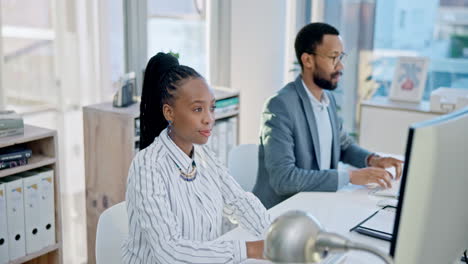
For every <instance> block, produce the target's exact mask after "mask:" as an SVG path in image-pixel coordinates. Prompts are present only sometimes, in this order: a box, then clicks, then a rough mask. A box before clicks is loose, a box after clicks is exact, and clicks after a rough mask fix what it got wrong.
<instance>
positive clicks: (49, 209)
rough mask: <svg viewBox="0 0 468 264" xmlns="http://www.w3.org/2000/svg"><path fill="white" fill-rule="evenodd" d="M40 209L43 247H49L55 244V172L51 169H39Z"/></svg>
mask: <svg viewBox="0 0 468 264" xmlns="http://www.w3.org/2000/svg"><path fill="white" fill-rule="evenodd" d="M37 171H38V173H39V178H40V182H39V196H40V199H39V207H40V208H41V215H40V219H39V223H40V228H39V232H42V236H41V237H42V245H43V247H47V246H50V245H54V244H55V243H56V242H55V198H54V170H53V169H50V168H45V167H44V168H39V169H38V170H37Z"/></svg>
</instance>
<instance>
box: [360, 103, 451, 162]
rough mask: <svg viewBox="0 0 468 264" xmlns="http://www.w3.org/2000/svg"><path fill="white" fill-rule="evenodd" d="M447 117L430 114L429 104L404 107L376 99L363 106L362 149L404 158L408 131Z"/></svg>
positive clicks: (403, 104)
mask: <svg viewBox="0 0 468 264" xmlns="http://www.w3.org/2000/svg"><path fill="white" fill-rule="evenodd" d="M442 114H443V113H438V112H432V111H430V107H429V102H427V101H423V102H421V103H419V104H418V103H416V104H414V103H403V102H395V101H391V100H389V99H388V98H386V97H376V98H373V99H371V100H368V101H364V102H363V103H362V104H361V116H360V123H361V124H360V129H359V145H360V146H362V147H364V148H366V149H368V150H370V151H376V152H382V153H392V154H398V155H404V154H405V150H406V139H407V137H408V128H409V126H410V125H411V124H413V123H417V122H421V121H425V120H429V119H432V118H435V117H438V116H440V115H442Z"/></svg>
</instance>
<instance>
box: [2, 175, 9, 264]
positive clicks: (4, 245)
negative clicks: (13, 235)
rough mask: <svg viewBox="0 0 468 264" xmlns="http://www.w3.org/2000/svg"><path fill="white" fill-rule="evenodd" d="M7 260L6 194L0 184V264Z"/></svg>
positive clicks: (3, 186) (3, 185)
mask: <svg viewBox="0 0 468 264" xmlns="http://www.w3.org/2000/svg"><path fill="white" fill-rule="evenodd" d="M9 260H10V254H9V253H8V228H7V208H6V192H5V184H4V183H2V182H0V264H6V263H8V261H9Z"/></svg>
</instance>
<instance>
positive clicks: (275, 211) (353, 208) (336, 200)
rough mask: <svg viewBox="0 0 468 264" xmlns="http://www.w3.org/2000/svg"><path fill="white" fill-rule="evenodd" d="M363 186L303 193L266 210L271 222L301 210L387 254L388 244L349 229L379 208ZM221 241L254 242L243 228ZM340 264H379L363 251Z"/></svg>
mask: <svg viewBox="0 0 468 264" xmlns="http://www.w3.org/2000/svg"><path fill="white" fill-rule="evenodd" d="M369 192H370V190H369V189H367V188H365V187H360V186H355V185H348V186H346V187H345V188H343V189H341V190H339V191H338V192H303V193H299V194H296V195H294V196H293V197H291V198H289V199H287V200H286V201H284V202H282V203H280V204H278V205H276V206H275V207H273V208H271V209H270V210H269V212H270V214H271V217H272V219H275V218H276V217H278V216H279V215H281V214H282V213H284V212H286V211H290V210H303V211H306V212H309V213H311V214H312V215H313V216H314V217H315V218H316V219H317V220H318V221H319V222H320V223H321V224H322V226H323V227H324V228H325V229H326V230H327V231H331V232H336V233H339V234H341V235H344V236H346V237H348V238H350V239H351V240H353V241H356V242H362V243H366V244H369V245H372V246H374V247H377V248H379V249H380V250H382V251H384V252H389V251H390V243H389V242H386V241H384V240H380V239H376V238H372V237H368V236H364V235H361V234H358V233H356V232H349V229H351V228H352V227H354V226H355V225H357V224H358V223H360V222H361V221H362V220H364V219H365V218H367V217H368V216H370V215H371V214H372V213H373V212H375V211H376V210H378V209H379V207H378V206H377V205H376V203H377V201H379V200H381V199H382V197H377V196H373V195H370V194H369ZM220 239H222V240H231V239H233V240H235V239H244V240H258V238H256V237H254V236H253V235H251V234H250V233H248V232H247V231H245V230H244V229H242V228H240V227H238V228H236V229H233V230H231V231H229V232H228V233H226V234H224V235H223V236H222V237H221V238H220ZM245 263H271V262H268V261H250V260H249V261H247V262H245ZM344 263H360V264H376V263H383V262H382V261H381V260H380V259H379V258H377V257H375V256H373V255H370V254H368V253H365V252H358V251H350V252H348V253H347V254H346V260H345V261H344Z"/></svg>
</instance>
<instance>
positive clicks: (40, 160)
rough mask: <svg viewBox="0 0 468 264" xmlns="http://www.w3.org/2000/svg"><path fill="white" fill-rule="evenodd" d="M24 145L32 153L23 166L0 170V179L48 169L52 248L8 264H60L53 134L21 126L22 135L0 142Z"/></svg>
mask: <svg viewBox="0 0 468 264" xmlns="http://www.w3.org/2000/svg"><path fill="white" fill-rule="evenodd" d="M17 144H24V145H26V147H27V148H29V149H31V150H32V156H31V158H30V159H29V160H28V164H27V165H22V166H18V167H14V168H9V169H3V170H0V178H3V177H7V176H12V175H16V174H19V173H22V172H26V171H31V170H34V169H38V168H43V167H46V168H51V169H52V170H53V172H54V177H53V181H54V190H53V191H54V199H55V201H54V208H55V244H53V245H50V246H47V247H45V248H43V249H41V250H39V251H37V252H33V253H31V254H28V255H26V256H24V257H21V258H18V259H13V260H10V262H9V264H20V263H29V264H35V263H48V264H49V263H50V264H61V263H62V261H63V260H62V259H63V258H62V231H61V230H62V217H61V202H60V201H61V200H60V197H61V196H60V180H59V179H60V177H59V165H58V153H57V151H58V146H57V133H56V131H54V130H50V129H45V128H40V127H35V126H30V125H25V127H24V135H17V136H10V137H5V138H0V148H5V147H9V146H13V145H17Z"/></svg>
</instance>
